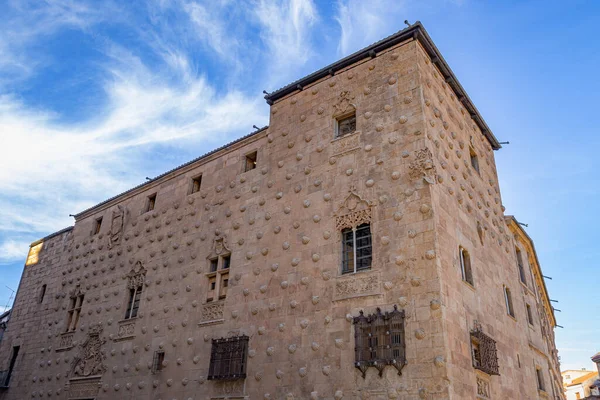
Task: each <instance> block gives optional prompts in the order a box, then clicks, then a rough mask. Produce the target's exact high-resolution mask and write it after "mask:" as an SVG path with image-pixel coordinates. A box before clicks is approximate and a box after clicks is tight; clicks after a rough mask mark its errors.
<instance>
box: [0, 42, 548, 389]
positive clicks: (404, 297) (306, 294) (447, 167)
mask: <svg viewBox="0 0 600 400" xmlns="http://www.w3.org/2000/svg"><path fill="white" fill-rule="evenodd" d="M352 110H354V111H355V112H356V116H357V122H356V124H357V132H356V133H354V134H351V135H348V136H345V137H342V138H338V139H334V132H335V121H336V117H337V116H341V115H345V114H347V113H348V112H349V111H352ZM453 132H454V133H453ZM471 136H472V137H473V140H472V141H471ZM471 143H472V144H471ZM469 145H471V146H473V147H474V149H475V151H476V152H477V154H478V157H479V164H480V171H481V177H480V176H479V175H474V173H473V171H470V169H469V165H470V164H469V165H466V164H465V161H467V162H468V161H469V158H468V157H469V154H468V151H469V150H468V148H469V147H468V146H469ZM253 151H257V152H258V153H257V167H256V169H254V170H251V171H248V172H244V164H245V162H244V161H245V155H246V154H248V153H250V152H253ZM198 174H202V187H201V190H200V191H199V192H197V193H193V194H190V193H191V185H192V178H194V177H196V176H198ZM154 193H157V197H156V205H155V208H154V210H152V211H148V212H143V211H144V210H145V208H146V206H147V203H148V196H150V195H152V194H154ZM471 197H472V198H471ZM99 217H102V218H103V223H102V226H101V229H100V232H99V233H98V234H93V233H94V226H95V224H96V221H97V219H98V218H99ZM357 219H360V220H361V221H370V223H371V230H372V237H373V263H372V268H371V269H370V270H369V271H364V272H359V273H356V274H348V275H342V274H341V268H340V265H341V243H340V236H341V235H340V230H341V227H344V226H347V224H348V221H354V222H356V220H357ZM478 223H479V225H478ZM459 245H462V246H464V247H466V248H468V249H469V251H470V252H471V254H472V256H473V266H474V275H475V288H474V289H473V288H470V287H467V286H466V284H465V283H463V282H462V280H461V276H460V268H459V267H458V265H457V254H458V253H457V252H458V246H459ZM229 252H230V253H231V267H230V270H229V285H228V289H227V296H226V298H225V299H224V300H218V301H213V302H210V303H207V297H208V296H209V276H207V274H208V273H209V271H210V270H209V268H210V261H209V259H210V258H211V257H214V256H217V255H218V254H225V253H229ZM40 257H41V258H40V261H39V262H38V263H37V264H34V265H30V266H27V267H26V268H25V272H24V275H23V279H22V282H21V285H20V287H19V292H18V295H17V298H16V301H15V305H14V314H13V317H12V320H11V323H10V325H9V329H8V330H7V331H6V334H5V337H4V340H3V342H2V344H1V347H0V354H1V355H2V360H0V362H1V363H2V364H0V367H1V368H0V369H6V367H7V365H8V358H9V355H8V354H9V353H10V349H11V348H12V346H15V345H20V346H21V352H20V355H19V358H18V360H17V364H16V367H15V371H14V374H13V378H12V380H11V385H10V386H11V387H10V389H8V390H5V391H4V392H0V398H3V399H21V398H30V397H34V398H36V397H52V396H54V397H56V398H72V397H87V398H93V397H96V398H98V399H108V398H132V399H133V398H153V399H189V398H191V399H224V398H229V399H242V398H246V399H253V400H254V399H286V400H289V399H342V398H343V399H390V398H391V399H394V398H406V399H417V398H419V399H424V398H430V399H449V398H454V399H458V398H460V399H467V398H475V397H476V393H477V384H478V380H477V377H478V376H479V378H480V382H479V384H480V385H481V384H488V385H489V391H490V393H491V394H492V397H493V398H535V396H537V391H536V390H535V389H536V387H535V376H534V375H532V374H535V371H533V372H532V371H531V365H532V363H533V362H534V361H535V362H541V360H542V359H543V354H544V352H547V351H548V349H547V348H544V346H543V345H540V350H541V351H542V354H541V355H538V358H535V357H536V356H535V354H537V353H534V352H533V350H531V348H530V346H529V345H528V337H531V338H532V341H533V342H535V341H536V340H538V339H537V338H538V336H539V333H538V331H536V330H535V329H537V328H534V329H533V330H531V331H529V330H528V329H529V328H527V326H526V325H523V324H527V322H526V320H525V318H524V314H523V307H524V305H523V303H522V301H523V300H522V297H524V296H532V302H533V301H534V300H535V299H536V296H538V292H536V289H535V287H534V286H532V287H531V288H530V289H531V290H530V289H527V288H526V287H522V290H521V291H522V292H523V296H521V295H520V292H519V290H520V283H519V282H518V281H517V280H516V279H518V278H517V277H518V274H517V273H516V270H515V268H516V264H515V263H516V262H515V259H514V239H513V236H512V235H510V234H509V232H508V230H507V228H506V224H505V222H504V215H503V210H502V208H501V201H500V194H499V189H498V185H497V176H496V170H495V164H494V158H493V153H492V151H491V148H490V146H489V144H488V143H487V141H486V139H485V138H484V137H483V135H482V134H481V132H479V131H477V128H476V127H475V128H473V123H472V121H470V117H469V116H468V115H464V114H463V112H462V108H461V106H460V104H459V101H458V99H456V98H454V95H453V93H452V91H451V90H450V89H449V88H448V85H447V84H445V83H444V81H443V79H441V78H440V77H439V76H436V71H435V68H434V67H432V64H431V63H430V61H429V59H428V56H427V55H426V54H425V53H424V52H423V50H422V49H421V47H420V45H419V42H418V41H414V40H408V41H406V42H404V43H401V44H399V45H396V46H394V47H392V48H390V49H387V50H385V51H382V52H380V53H378V54H377V57H375V58H373V59H370V60H365V61H361V62H358V63H357V64H355V65H353V66H351V67H348V68H347V69H346V70H343V71H337V72H336V73H335V75H334V76H331V77H328V78H324V79H323V80H321V81H319V82H316V83H314V84H313V85H311V86H308V87H304V88H303V90H302V91H300V92H298V93H296V94H293V95H290V96H288V97H286V98H283V99H281V100H279V101H277V102H276V103H275V104H274V105H273V106H272V107H271V121H270V126H269V128H268V129H266V130H262V131H259V132H257V133H256V134H254V135H252V136H249V137H248V138H245V139H243V140H241V141H238V142H235V143H234V144H231V145H230V146H228V147H227V148H225V149H223V150H220V151H217V152H215V153H213V154H210V155H209V156H207V157H204V158H202V159H200V160H198V161H196V162H193V163H191V164H188V165H185V166H183V167H181V168H179V169H177V170H174V171H172V172H170V173H168V174H166V175H165V176H163V177H161V178H159V179H157V180H155V181H152V182H150V183H148V184H146V185H143V186H141V187H138V188H135V189H133V190H131V191H129V192H126V193H125V194H122V195H120V196H118V197H117V198H115V199H112V200H109V201H108V202H105V203H102V204H100V205H99V206H97V207H95V208H93V209H91V210H87V211H85V212H83V213H81V214H80V215H78V216H77V219H76V224H75V226H74V229H73V230H72V231H67V232H64V233H62V234H60V235H57V236H55V237H52V238H50V239H48V240H46V241H45V242H44V247H43V249H42V252H41V253H40ZM142 276H143V278H140V277H142ZM132 279H143V282H144V286H143V291H142V296H141V303H140V309H139V314H138V316H137V317H136V318H134V319H129V320H124V319H123V318H124V316H125V308H126V307H127V305H128V304H127V300H128V293H129V286H128V285H129V282H130V281H131V280H132ZM136 282H138V281H136ZM43 284H46V285H47V292H46V295H45V298H44V300H43V301H42V302H41V303H39V301H38V298H39V296H38V294H39V290H40V287H41V286H42V285H43ZM502 284H506V285H508V286H510V287H511V288H512V289H513V293H514V297H513V301H514V303H515V307H516V309H517V318H516V320H512V319H510V317H507V315H506V311H505V307H504V300H503V297H502ZM531 285H534V282H533V280H532V282H531ZM529 292H531V293H529ZM81 294H83V296H84V298H85V300H84V303H83V307H82V310H81V317H80V321H79V325H78V327H77V330H76V331H75V332H74V333H68V334H65V330H66V329H67V318H68V317H67V314H68V310H69V306H70V301H71V300H70V299H71V297H72V296H75V295H81ZM394 305H397V306H398V308H399V309H401V310H404V311H405V313H406V314H405V315H406V320H405V333H406V358H407V363H406V365H405V366H404V367H402V366H400V368H399V369H401V371H402V375H399V374H398V371H397V370H396V369H395V368H392V367H390V366H388V367H386V368H385V369H384V370H383V374H382V376H379V371H378V370H377V369H376V368H369V369H368V370H367V371H366V375H365V377H363V375H362V373H361V371H359V370H358V369H357V368H355V367H354V336H353V335H354V331H353V325H352V317H356V316H358V315H359V312H360V311H361V310H364V312H365V314H371V313H373V312H375V310H376V308H377V307H380V308H381V309H382V310H383V311H384V312H385V311H391V310H392V309H393V306H394ZM536 306H537V303H536ZM475 320H478V321H479V322H481V323H482V324H483V326H484V329H485V330H486V332H487V333H488V334H489V335H490V336H492V337H493V338H494V339H495V340H496V341H497V343H498V350H499V351H498V354H499V356H500V365H501V375H500V376H494V377H491V378H490V377H488V376H484V375H482V374H476V373H475V370H474V369H473V366H472V361H471V356H470V341H469V340H470V339H469V331H470V330H471V329H472V327H473V324H474V321H475ZM511 324H512V325H513V326H511ZM525 332H529V333H528V334H527V335H526V334H525ZM240 334H243V335H248V336H249V338H250V339H249V352H248V369H247V378H246V379H245V380H237V381H227V382H216V381H212V380H211V381H209V380H207V374H208V368H209V358H210V349H211V339H213V338H221V337H228V336H234V335H240ZM535 343H538V342H535ZM538 344H539V343H538ZM515 346H517V347H515ZM83 350H85V351H83ZM157 350H162V351H164V352H165V362H164V363H163V366H164V368H163V369H162V370H161V371H160V372H156V373H153V371H152V362H153V357H154V353H155V351H157ZM517 353H519V354H520V357H521V358H520V360H521V364H522V366H521V367H518V366H517V365H516V354H517ZM540 357H541V358H540ZM536 360H537V361H536Z"/></svg>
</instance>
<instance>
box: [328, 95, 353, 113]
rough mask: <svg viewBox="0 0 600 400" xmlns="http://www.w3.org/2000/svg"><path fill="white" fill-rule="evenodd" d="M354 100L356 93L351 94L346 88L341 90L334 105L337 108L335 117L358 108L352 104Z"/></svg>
mask: <svg viewBox="0 0 600 400" xmlns="http://www.w3.org/2000/svg"><path fill="white" fill-rule="evenodd" d="M352 100H354V95H353V94H351V93H350V92H349V91H348V90H344V91H343V92H341V93H340V95H339V96H338V99H337V101H336V102H335V104H334V105H333V109H334V110H335V112H334V114H333V115H334V117H335V116H339V115H342V114H346V113H348V112H350V111H352V110H354V109H356V106H355V105H354V104H352Z"/></svg>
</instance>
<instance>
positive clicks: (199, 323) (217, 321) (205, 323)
mask: <svg viewBox="0 0 600 400" xmlns="http://www.w3.org/2000/svg"><path fill="white" fill-rule="evenodd" d="M223 322H225V320H224V319H214V320H212V321H202V322H198V326H208V325H218V324H222V323H223Z"/></svg>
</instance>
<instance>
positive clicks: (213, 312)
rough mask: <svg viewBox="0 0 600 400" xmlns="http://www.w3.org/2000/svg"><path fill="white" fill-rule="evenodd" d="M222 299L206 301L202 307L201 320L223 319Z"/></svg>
mask: <svg viewBox="0 0 600 400" xmlns="http://www.w3.org/2000/svg"><path fill="white" fill-rule="evenodd" d="M223 306H224V303H223V302H222V301H219V302H214V303H213V302H211V303H207V304H205V305H204V306H203V307H202V322H206V321H218V320H222V319H223Z"/></svg>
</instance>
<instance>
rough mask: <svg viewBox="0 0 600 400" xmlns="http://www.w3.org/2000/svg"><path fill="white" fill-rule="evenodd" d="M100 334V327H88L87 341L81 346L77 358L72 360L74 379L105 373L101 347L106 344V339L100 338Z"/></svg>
mask: <svg viewBox="0 0 600 400" xmlns="http://www.w3.org/2000/svg"><path fill="white" fill-rule="evenodd" d="M101 334H102V326H101V325H95V326H92V327H90V330H89V332H88V337H87V339H86V340H85V342H83V344H81V350H80V353H79V356H78V357H75V359H74V360H73V367H72V375H73V376H74V377H85V376H93V375H102V374H103V373H104V372H105V371H106V365H104V359H105V358H106V356H105V355H104V354H102V345H104V343H106V339H103V338H101V337H100V335H101Z"/></svg>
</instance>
